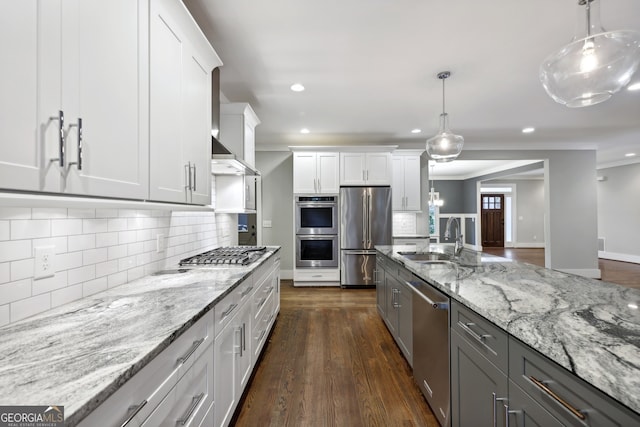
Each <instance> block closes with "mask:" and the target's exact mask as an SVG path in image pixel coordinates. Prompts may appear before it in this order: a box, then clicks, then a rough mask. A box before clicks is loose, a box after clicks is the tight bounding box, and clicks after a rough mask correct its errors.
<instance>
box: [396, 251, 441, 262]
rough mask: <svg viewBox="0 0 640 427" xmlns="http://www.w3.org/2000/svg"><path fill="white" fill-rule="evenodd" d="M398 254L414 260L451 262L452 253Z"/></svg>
mask: <svg viewBox="0 0 640 427" xmlns="http://www.w3.org/2000/svg"><path fill="white" fill-rule="evenodd" d="M398 255H401V256H403V257H404V258H406V259H408V260H410V261H414V262H424V263H434V264H435V263H444V262H451V255H449V254H444V253H442V252H398Z"/></svg>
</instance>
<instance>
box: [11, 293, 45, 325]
mask: <svg viewBox="0 0 640 427" xmlns="http://www.w3.org/2000/svg"><path fill="white" fill-rule="evenodd" d="M50 308H51V294H50V293H46V294H40V295H37V296H35V297H31V298H27V299H22V300H20V301H16V302H12V303H11V322H17V321H18V320H22V319H24V318H26V317H29V316H33V315H34V314H38V313H41V312H43V311H46V310H49V309H50Z"/></svg>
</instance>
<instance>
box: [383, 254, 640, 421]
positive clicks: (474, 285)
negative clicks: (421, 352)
mask: <svg viewBox="0 0 640 427" xmlns="http://www.w3.org/2000/svg"><path fill="white" fill-rule="evenodd" d="M376 249H377V250H378V251H380V252H381V253H382V254H384V255H386V256H387V257H389V258H391V259H393V260H394V261H397V262H399V263H401V264H404V266H405V267H406V268H407V269H408V270H410V271H412V272H413V273H415V274H416V275H417V276H418V277H420V278H422V279H424V280H425V281H427V282H428V283H430V284H431V285H433V286H434V287H436V288H438V289H439V290H441V291H443V292H445V293H446V294H448V295H449V296H450V297H451V298H452V299H454V300H456V301H459V302H460V303H462V304H463V305H465V306H467V307H469V308H470V309H472V310H473V311H475V312H477V313H478V314H480V315H481V316H483V317H485V318H486V319H487V320H489V321H491V322H492V323H494V324H495V325H497V326H498V327H500V328H501V329H503V330H505V331H506V332H508V333H509V334H511V335H512V336H514V337H516V338H518V339H519V340H521V341H522V342H524V343H526V344H528V345H529V346H531V347H533V348H534V349H536V350H538V351H539V352H540V353H542V354H544V355H545V356H547V357H548V358H549V359H551V360H553V361H554V362H556V363H558V364H559V365H561V366H563V367H564V368H566V369H567V370H569V371H570V372H572V373H573V374H574V375H576V376H578V377H580V378H582V379H583V380H585V381H587V382H588V383H590V384H592V385H593V386H594V387H596V388H598V389H600V390H601V391H603V392H604V393H605V394H607V395H609V396H611V397H612V398H614V399H615V400H617V401H619V402H621V403H623V404H624V405H626V406H627V407H629V408H631V409H632V410H634V411H635V412H637V413H640V392H639V391H640V309H638V307H640V291H639V290H637V289H632V288H627V287H623V286H620V285H615V284H612V283H607V282H602V281H599V280H593V279H587V278H583V277H580V276H576V275H572V274H567V273H562V272H559V271H555V270H551V269H547V268H543V267H538V266H534V265H531V264H525V263H519V262H513V261H511V260H509V259H505V258H500V257H495V256H492V255H487V254H481V253H479V252H475V251H471V250H467V249H465V250H463V251H462V254H461V255H460V259H459V261H458V262H457V265H455V266H453V265H447V264H437V265H428V264H420V263H417V262H412V261H408V260H406V258H403V257H402V256H401V255H398V254H397V252H399V251H400V252H401V251H418V252H422V251H424V252H426V251H429V250H431V251H435V252H445V253H449V254H453V247H452V246H451V245H442V244H431V245H429V244H424V245H418V246H417V247H416V246H414V245H410V246H400V245H396V246H376Z"/></svg>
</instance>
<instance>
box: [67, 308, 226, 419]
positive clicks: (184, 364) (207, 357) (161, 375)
mask: <svg viewBox="0 0 640 427" xmlns="http://www.w3.org/2000/svg"><path fill="white" fill-rule="evenodd" d="M213 336H214V327H213V311H209V312H208V313H207V314H205V315H204V317H203V318H201V319H200V320H198V321H197V322H196V323H195V324H194V325H192V326H191V327H190V328H189V329H188V330H187V331H185V332H184V333H183V334H182V335H181V336H180V337H178V339H177V340H176V341H174V342H173V343H172V344H171V345H170V346H169V347H167V348H166V349H164V350H163V351H162V352H161V353H160V354H158V355H157V356H156V357H155V358H154V359H153V360H152V361H151V362H149V364H147V365H146V366H145V367H144V368H142V370H141V371H140V372H138V373H137V374H136V375H135V376H134V377H133V378H131V379H129V381H127V382H126V383H125V384H124V385H123V386H122V387H121V388H120V389H119V390H118V391H117V392H116V393H114V394H113V395H111V397H109V398H108V399H107V400H106V401H105V402H104V403H102V404H101V405H100V406H99V407H98V408H96V409H95V410H94V411H93V412H91V414H89V415H88V416H87V417H86V418H85V419H83V420H82V421H81V422H80V424H79V425H80V427H94V426H104V427H111V426H114V427H118V426H127V427H133V426H140V425H142V423H143V422H144V421H145V420H146V419H147V418H148V417H149V416H150V415H152V413H154V412H155V410H156V408H159V407H160V406H161V405H165V403H164V402H165V400H166V397H167V396H169V395H170V394H171V393H174V395H175V393H177V390H178V389H179V390H181V391H184V393H187V392H188V391H189V390H191V389H192V388H193V387H195V385H193V384H192V382H193V381H192V380H190V378H193V377H194V374H193V373H194V372H196V371H197V372H200V373H202V372H206V373H207V375H208V374H211V379H213V376H212V375H213V353H212V349H213V346H212V344H213ZM196 360H197V362H196ZM194 368H195V370H196V371H192V369H194ZM203 370H204V371H203ZM199 375H200V374H198V376H199ZM183 379H184V382H183ZM207 381H209V380H208V379H207ZM178 384H181V385H180V386H179V388H178V389H177V388H176V387H178ZM206 385H207V387H209V388H208V389H207V390H209V391H208V392H207V393H208V394H207V395H206V396H203V399H205V397H206V399H205V400H203V403H202V405H206V401H207V400H208V401H209V402H210V401H211V400H212V399H213V394H212V393H211V391H212V388H211V387H212V386H213V384H212V383H211V382H207V384H206ZM194 390H195V389H194ZM199 393H200V392H198V393H196V394H195V395H196V396H197V395H199ZM170 399H171V398H170ZM169 401H170V400H168V401H167V402H169ZM166 404H167V405H169V403H166ZM207 408H208V406H207ZM175 411H180V409H178V408H177V407H176V409H175ZM181 415H182V414H176V419H178V418H180V416H181ZM174 424H175V420H174ZM192 425H197V424H192Z"/></svg>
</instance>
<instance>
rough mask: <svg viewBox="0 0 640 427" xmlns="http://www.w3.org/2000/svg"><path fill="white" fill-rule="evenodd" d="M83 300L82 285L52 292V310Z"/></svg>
mask: <svg viewBox="0 0 640 427" xmlns="http://www.w3.org/2000/svg"><path fill="white" fill-rule="evenodd" d="M80 298H82V284H79V285H74V286H67V287H66V288H61V289H58V290H56V291H53V292H51V308H53V307H58V306H59V305H62V304H67V303H69V302H71V301H75V300H77V299H80Z"/></svg>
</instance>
